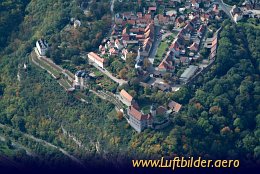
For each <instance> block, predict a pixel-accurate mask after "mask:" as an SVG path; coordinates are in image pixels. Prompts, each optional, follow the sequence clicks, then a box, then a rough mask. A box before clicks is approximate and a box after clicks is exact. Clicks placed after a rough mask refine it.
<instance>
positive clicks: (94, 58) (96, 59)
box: [88, 52, 107, 68]
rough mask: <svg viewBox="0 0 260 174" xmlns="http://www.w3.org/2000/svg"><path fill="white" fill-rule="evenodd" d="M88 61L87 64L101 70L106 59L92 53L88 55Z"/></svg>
mask: <svg viewBox="0 0 260 174" xmlns="http://www.w3.org/2000/svg"><path fill="white" fill-rule="evenodd" d="M88 60H89V63H95V64H97V65H98V66H99V67H101V68H104V67H105V66H106V63H107V60H106V59H104V58H101V57H99V55H97V54H96V53H94V52H90V53H88Z"/></svg>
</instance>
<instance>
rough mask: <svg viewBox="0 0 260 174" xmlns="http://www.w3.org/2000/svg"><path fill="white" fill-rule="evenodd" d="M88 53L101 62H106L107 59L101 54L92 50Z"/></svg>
mask: <svg viewBox="0 0 260 174" xmlns="http://www.w3.org/2000/svg"><path fill="white" fill-rule="evenodd" d="M88 55H89V56H92V57H93V58H94V59H96V60H97V61H99V62H102V63H104V62H105V59H103V58H101V57H99V56H98V55H97V54H96V53H94V52H90V53H88Z"/></svg>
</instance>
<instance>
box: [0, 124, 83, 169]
mask: <svg viewBox="0 0 260 174" xmlns="http://www.w3.org/2000/svg"><path fill="white" fill-rule="evenodd" d="M0 128H3V129H6V128H7V129H10V130H12V131H14V132H19V133H21V134H22V135H23V136H24V137H26V138H29V139H32V140H34V141H36V142H38V143H40V144H42V145H44V146H48V147H52V148H55V149H58V150H59V151H60V152H62V153H63V154H64V155H65V156H67V157H69V158H70V159H71V160H72V161H74V162H76V163H77V164H79V165H80V166H82V167H84V168H85V166H84V164H83V163H82V162H81V161H80V160H79V159H77V158H76V157H74V156H73V155H70V154H69V153H68V152H67V151H66V150H64V149H62V148H60V147H58V146H55V145H53V144H51V143H49V142H47V141H45V140H42V139H40V138H36V137H34V136H33V135H30V134H27V133H23V132H21V131H18V130H16V129H13V128H11V127H9V126H6V125H3V124H1V123H0Z"/></svg>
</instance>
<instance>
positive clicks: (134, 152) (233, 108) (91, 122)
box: [0, 0, 260, 164]
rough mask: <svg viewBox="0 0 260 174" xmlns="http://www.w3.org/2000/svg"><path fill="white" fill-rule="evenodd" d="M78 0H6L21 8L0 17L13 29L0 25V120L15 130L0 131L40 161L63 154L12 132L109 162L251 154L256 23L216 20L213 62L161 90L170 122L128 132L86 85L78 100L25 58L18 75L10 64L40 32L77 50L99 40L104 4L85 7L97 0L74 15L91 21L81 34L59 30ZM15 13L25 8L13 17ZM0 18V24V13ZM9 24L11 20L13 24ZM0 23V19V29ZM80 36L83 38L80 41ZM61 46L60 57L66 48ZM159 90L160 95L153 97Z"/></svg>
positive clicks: (258, 54)
mask: <svg viewBox="0 0 260 174" xmlns="http://www.w3.org/2000/svg"><path fill="white" fill-rule="evenodd" d="M82 2H83V1H77V2H76V1H75V2H74V1H69V0H56V1H53V0H45V1H42V0H34V1H31V2H29V4H28V5H27V6H26V8H25V11H23V10H22V8H20V7H12V8H15V9H21V12H18V13H15V14H16V15H18V17H17V18H15V17H10V16H9V17H6V19H4V20H7V21H9V22H11V23H16V25H17V26H16V28H15V29H10V28H3V29H4V30H7V29H8V31H9V33H6V34H4V33H2V32H0V37H1V38H2V39H3V41H4V42H5V43H8V42H6V38H8V37H9V36H10V44H9V45H7V47H6V48H4V51H2V52H1V54H0V55H1V56H0V123H1V124H4V125H7V126H9V127H11V128H14V129H15V130H17V132H13V131H8V130H6V129H1V132H0V135H2V136H5V137H9V138H10V139H9V140H10V141H16V142H19V143H21V144H22V145H23V146H26V147H27V148H29V149H30V150H31V151H34V152H35V153H36V154H38V155H39V156H35V157H34V158H32V159H36V160H38V161H39V162H41V163H42V164H46V163H47V164H48V161H49V162H50V163H51V162H52V163H56V162H57V163H58V162H62V161H61V159H64V156H63V154H60V153H59V152H57V151H56V150H55V149H51V148H47V149H46V147H43V146H42V145H40V144H38V143H35V142H33V141H32V140H30V139H26V138H24V137H22V136H20V135H21V134H22V133H28V134H30V135H33V136H35V137H38V138H40V139H43V140H46V141H48V142H50V143H52V144H54V145H56V146H59V147H62V148H64V149H66V150H67V151H69V152H70V153H71V154H73V155H75V156H76V157H77V158H79V159H81V160H83V161H85V162H88V161H89V160H88V159H89V158H91V159H95V157H96V159H98V160H99V161H100V159H102V163H103V160H104V161H107V162H108V161H110V162H111V158H112V157H113V159H115V160H113V161H112V162H115V163H116V162H122V161H123V160H122V158H123V159H124V158H125V157H129V158H131V157H132V156H134V157H135V158H141V157H143V156H145V157H161V156H162V155H164V156H170V155H173V154H178V155H184V156H191V155H192V156H203V157H206V158H210V159H216V158H232V159H237V158H239V159H241V160H242V161H243V162H246V161H247V162H248V163H250V164H256V163H257V162H259V157H260V144H259V137H260V114H259V113H260V112H259V111H260V106H259V103H260V81H259V70H260V65H259V62H260V50H259V49H260V48H259V45H260V30H259V29H257V28H253V27H251V28H250V27H248V26H244V25H235V24H231V23H229V22H228V21H226V22H224V23H223V30H222V32H221V33H220V38H221V39H220V42H219V48H218V53H217V60H216V64H215V65H214V66H213V67H212V69H211V70H210V71H209V72H207V74H205V75H204V76H203V77H200V78H199V79H198V81H197V82H196V83H195V84H194V85H192V87H185V88H183V89H181V90H180V91H178V92H176V93H174V94H172V95H169V98H168V99H167V100H170V99H174V100H175V101H177V102H180V103H182V104H183V110H182V111H181V112H180V113H179V114H178V115H176V116H175V117H173V118H171V120H172V122H173V123H172V125H171V126H170V127H168V128H167V129H165V130H161V131H152V130H149V129H148V130H145V131H144V132H142V133H140V134H138V133H136V132H135V131H134V130H133V129H131V128H129V125H128V123H127V122H126V121H125V120H121V119H120V118H118V117H117V115H116V112H115V110H114V106H113V105H112V104H110V103H108V102H106V101H103V100H101V99H100V98H98V97H96V96H94V95H93V94H91V93H88V102H89V104H86V103H82V102H80V101H78V100H76V99H75V98H74V97H73V96H72V95H70V94H68V93H66V92H65V91H64V90H63V88H62V87H60V86H59V85H58V84H57V82H56V81H55V80H54V79H52V77H51V76H49V75H48V74H47V73H46V72H44V71H42V70H40V69H38V67H36V66H34V65H32V64H30V67H29V69H28V70H27V71H23V70H22V71H21V82H19V81H18V80H17V72H18V64H20V63H23V62H25V61H28V55H29V53H30V52H31V50H32V48H33V47H34V43H35V41H36V40H37V39H39V38H41V37H46V38H48V39H50V40H51V39H53V41H55V40H56V39H59V40H57V41H58V42H57V43H59V44H60V43H62V42H63V43H64V44H62V45H66V44H65V42H68V41H69V42H71V43H74V44H78V46H79V47H77V48H81V49H82V50H85V51H87V50H88V49H90V48H88V45H89V44H90V45H93V44H97V43H99V42H100V38H101V36H100V34H98V33H101V34H104V33H105V32H107V30H106V29H105V27H106V26H107V25H108V24H107V23H106V24H105V23H101V24H100V23H99V22H95V21H99V20H101V19H102V17H104V18H103V19H107V20H108V19H109V16H107V14H108V11H104V14H102V13H101V12H100V11H95V10H93V8H96V7H97V6H98V3H97V4H96V5H94V6H93V7H92V8H91V9H92V12H91V13H90V14H92V15H93V16H96V17H95V18H92V17H89V18H87V19H85V16H84V17H83V16H82V17H81V16H78V17H77V18H79V19H82V20H84V19H85V20H89V21H88V22H90V23H91V24H90V25H91V27H96V29H95V28H94V29H95V30H89V29H86V31H80V32H82V33H81V34H84V35H88V36H85V37H84V38H82V37H75V38H72V39H71V40H70V37H69V36H70V35H69V33H67V35H65V36H67V37H63V36H64V35H62V33H63V32H62V31H64V30H63V29H64V27H66V25H67V24H68V23H69V22H70V18H71V17H75V16H77V14H78V15H79V14H82V12H80V10H81V9H80V8H79V6H81V4H82ZM9 4H11V3H9V1H7V0H4V2H2V4H1V5H2V6H3V7H2V6H1V8H7V7H8V6H9ZM10 8H11V7H10ZM0 11H1V13H2V10H0ZM14 11H15V10H14ZM100 13H101V14H100ZM94 14H95V15H94ZM98 14H100V15H101V16H99V15H98ZM16 15H15V16H16ZM20 15H22V16H23V15H25V16H24V18H22V17H20V19H19V21H16V20H17V19H18V18H19V16H20ZM92 15H90V16H92ZM103 15H104V16H103ZM20 22H21V24H20V25H19V23H20ZM88 22H86V23H85V24H84V23H83V25H87V23H88ZM0 23H1V24H2V15H1V22H0ZM10 26H11V28H14V26H13V25H10ZM1 27H2V25H1V26H0V29H1V30H2V28H1ZM5 27H7V25H6V26H5ZM9 29H10V30H9ZM79 36H81V35H79ZM80 38H81V39H84V45H83V46H82V44H81V40H80ZM93 39H96V40H95V41H93ZM4 42H0V43H4ZM92 42H93V43H92ZM94 42H95V43H94ZM3 46H5V45H2V47H3ZM58 46H59V45H58V44H57V45H52V49H54V50H55V48H56V47H58ZM81 46H82V47H81ZM83 47H84V49H83ZM69 49H73V48H72V47H69ZM91 49H92V48H91ZM65 50H66V47H65V46H64V47H61V48H59V50H58V51H59V52H60V53H58V52H57V53H55V51H54V52H52V53H50V54H53V55H55V56H54V57H55V58H57V59H56V61H59V60H62V59H65V58H67V57H66V56H64V55H61V53H63V51H65ZM71 52H72V51H71ZM71 52H69V53H71ZM69 53H68V55H67V56H68V57H70V56H71V55H70V54H69ZM59 56H60V57H59ZM163 97H165V96H162V97H161V99H164V98H163ZM64 129H65V130H66V131H68V132H69V134H70V135H72V136H74V137H76V139H77V140H78V141H79V142H80V144H81V146H79V145H78V144H79V143H78V142H76V141H75V140H73V139H72V138H70V137H69V136H67V135H66V134H65V133H64ZM10 141H7V142H5V143H0V149H1V151H0V152H3V153H4V154H6V155H9V156H11V157H12V156H13V158H14V159H15V160H18V161H22V160H23V157H24V156H25V152H24V151H22V152H20V151H19V152H18V153H20V154H21V155H20V156H17V153H16V154H15V153H14V154H13V153H11V152H12V151H13V152H14V150H13V149H12V148H13V147H12V145H10ZM3 149H4V150H3ZM10 151H11V152H10ZM16 158H18V159H16ZM39 159H42V160H39ZM25 160H29V158H26V159H25ZM66 160H68V159H67V158H65V159H64V161H65V162H66Z"/></svg>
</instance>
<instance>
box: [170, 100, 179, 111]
mask: <svg viewBox="0 0 260 174" xmlns="http://www.w3.org/2000/svg"><path fill="white" fill-rule="evenodd" d="M168 108H169V109H170V110H171V111H172V112H173V113H178V112H179V111H180V110H181V108H182V105H181V104H179V103H177V102H175V101H170V103H169V104H168Z"/></svg>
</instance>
